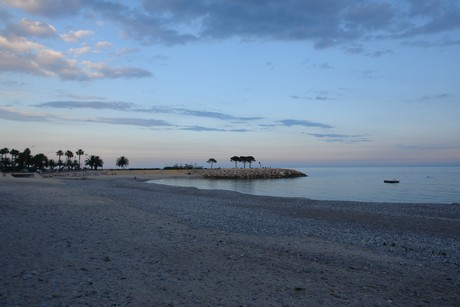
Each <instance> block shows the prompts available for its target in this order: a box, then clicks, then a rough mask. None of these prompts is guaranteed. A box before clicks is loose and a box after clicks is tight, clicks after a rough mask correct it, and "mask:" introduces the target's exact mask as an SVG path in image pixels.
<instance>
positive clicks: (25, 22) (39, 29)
mask: <svg viewBox="0 0 460 307" xmlns="http://www.w3.org/2000/svg"><path fill="white" fill-rule="evenodd" d="M3 32H4V33H5V35H8V36H19V37H30V36H35V37H42V38H48V37H57V31H56V29H55V28H54V27H53V26H52V25H50V24H48V23H46V22H42V21H34V20H30V19H27V18H23V19H21V21H20V22H19V23H18V24H9V25H8V26H7V28H6V29H5V30H4V31H3Z"/></svg>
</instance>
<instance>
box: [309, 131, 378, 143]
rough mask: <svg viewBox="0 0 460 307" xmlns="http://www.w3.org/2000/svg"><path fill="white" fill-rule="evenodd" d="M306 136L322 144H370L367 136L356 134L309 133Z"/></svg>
mask: <svg viewBox="0 0 460 307" xmlns="http://www.w3.org/2000/svg"><path fill="white" fill-rule="evenodd" d="M308 135H311V136H314V137H316V138H318V139H320V140H321V141H324V142H332V143H364V142H371V140H370V139H369V137H368V135H365V134H356V135H347V134H337V133H309V134H308Z"/></svg>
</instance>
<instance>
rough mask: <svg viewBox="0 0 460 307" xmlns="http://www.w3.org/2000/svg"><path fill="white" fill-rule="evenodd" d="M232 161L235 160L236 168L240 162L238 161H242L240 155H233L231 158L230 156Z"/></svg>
mask: <svg viewBox="0 0 460 307" xmlns="http://www.w3.org/2000/svg"><path fill="white" fill-rule="evenodd" d="M230 161H232V162H235V168H238V165H237V163H238V162H241V160H240V157H238V156H233V157H231V158H230Z"/></svg>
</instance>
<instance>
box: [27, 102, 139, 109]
mask: <svg viewBox="0 0 460 307" xmlns="http://www.w3.org/2000/svg"><path fill="white" fill-rule="evenodd" d="M34 106H35V107H41V108H42V107H47V108H58V109H82V108H88V109H97V110H104V109H105V110H107V109H109V110H118V111H127V110H132V109H133V106H134V105H133V104H132V103H128V102H121V101H111V102H105V101H49V102H44V103H40V104H35V105H34Z"/></svg>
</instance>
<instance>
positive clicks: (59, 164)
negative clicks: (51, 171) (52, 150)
mask: <svg viewBox="0 0 460 307" xmlns="http://www.w3.org/2000/svg"><path fill="white" fill-rule="evenodd" d="M63 155H64V152H63V151H62V150H60V149H59V150H58V151H56V156H58V168H60V166H61V165H62V160H61V157H62V156H63Z"/></svg>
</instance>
